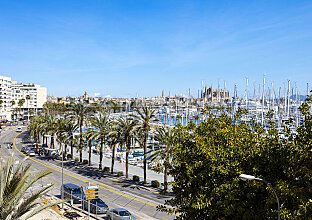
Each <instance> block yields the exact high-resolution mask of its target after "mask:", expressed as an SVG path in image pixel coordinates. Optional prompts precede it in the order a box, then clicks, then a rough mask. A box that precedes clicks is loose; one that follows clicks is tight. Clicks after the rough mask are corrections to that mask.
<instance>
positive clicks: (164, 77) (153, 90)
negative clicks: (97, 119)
mask: <svg viewBox="0 0 312 220" xmlns="http://www.w3.org/2000/svg"><path fill="white" fill-rule="evenodd" d="M311 9H312V4H311V3H310V2H309V1H300V2H291V3H288V4H287V5H286V4H283V2H282V1H274V2H269V1H265V2H264V1H261V2H260V1H254V2H248V3H246V2H243V1H236V2H235V3H234V2H226V1H218V3H208V2H205V1H194V2H192V3H190V2H187V1H179V2H177V1H172V2H167V1H132V2H128V1H92V2H91V1H88V2H87V1H66V2H62V1H53V2H44V3H43V2H40V1H28V2H27V3H26V2H25V3H23V2H18V1H10V2H4V3H2V7H1V9H0V12H1V13H0V29H1V30H2V34H1V36H0V40H1V41H0V48H1V52H0V56H1V59H0V66H1V69H0V74H1V75H5V76H10V77H12V78H14V79H16V80H18V81H23V82H25V83H28V82H30V83H31V82H36V83H38V84H39V85H42V86H44V87H47V88H48V94H49V95H55V96H80V95H82V94H83V93H84V91H87V92H88V93H89V94H90V95H93V96H94V95H95V94H98V95H100V96H103V97H105V96H108V95H109V96H112V97H117V96H121V97H136V96H145V97H149V96H160V95H161V92H162V90H163V89H164V90H165V94H166V95H168V93H169V91H170V93H171V94H187V93H188V89H191V93H192V95H193V96H197V94H198V90H200V89H201V82H202V81H203V82H204V84H207V85H208V86H210V85H211V84H212V85H213V87H214V88H217V86H218V80H219V81H220V88H223V81H224V80H226V84H227V89H228V90H229V91H230V94H231V95H232V94H233V90H234V89H233V88H234V84H236V85H237V88H238V94H239V95H240V96H242V95H243V94H244V91H245V88H246V86H245V85H246V77H248V79H249V83H250V84H249V88H250V91H251V90H253V83H254V82H255V81H256V87H258V84H262V79H263V75H264V74H265V75H266V77H267V83H268V85H270V83H271V82H272V81H273V82H274V86H275V88H276V89H278V87H282V88H283V84H284V83H285V84H286V85H287V80H291V82H292V83H293V82H296V83H297V87H298V88H299V91H300V93H301V94H303V95H304V94H305V93H306V84H307V83H309V84H311V82H312V74H311V70H312V67H311V65H310V60H311V59H312V57H311V52H310V51H311V49H312V43H311V41H310V39H311V37H312V31H311V30H312V29H311V26H312V22H311V21H312V14H311V12H310V11H311ZM311 87H312V86H310V88H311ZM251 93H252V92H251Z"/></svg>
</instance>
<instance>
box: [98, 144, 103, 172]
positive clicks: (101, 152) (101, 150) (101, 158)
mask: <svg viewBox="0 0 312 220" xmlns="http://www.w3.org/2000/svg"><path fill="white" fill-rule="evenodd" d="M102 160H103V139H101V147H100V164H99V169H100V170H101V169H102Z"/></svg>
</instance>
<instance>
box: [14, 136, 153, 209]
mask: <svg viewBox="0 0 312 220" xmlns="http://www.w3.org/2000/svg"><path fill="white" fill-rule="evenodd" d="M24 132H26V131H23V132H21V133H19V134H17V135H16V136H15V138H14V140H13V145H14V147H15V149H16V150H17V151H18V152H20V153H21V154H22V155H24V156H26V155H25V154H24V153H22V152H21V151H19V150H18V149H17V147H16V144H15V142H16V138H17V137H18V136H19V135H21V134H22V133H24ZM28 159H30V160H32V161H34V162H36V163H39V164H41V165H43V166H45V167H48V168H50V169H52V170H55V171H57V172H60V173H61V172H62V171H60V170H58V169H56V168H53V167H51V166H49V165H46V164H44V163H41V162H40V161H37V160H35V159H33V158H31V157H29V158H28ZM63 174H65V175H67V176H70V177H73V178H75V179H78V180H81V181H83V182H85V183H89V181H87V180H84V179H81V178H79V177H76V176H73V175H71V174H69V173H66V172H63ZM90 184H93V185H97V184H95V183H92V182H90ZM99 184H100V185H103V186H107V187H110V186H108V185H106V184H104V183H99ZM103 186H99V187H101V188H102V189H105V190H107V191H110V192H113V193H116V194H118V195H121V196H124V197H126V198H129V199H133V200H135V201H138V202H141V203H144V204H146V205H150V206H153V207H157V206H156V205H153V204H151V203H148V202H144V201H142V200H140V199H137V198H133V197H131V196H127V195H125V194H122V193H120V192H117V191H115V190H111V189H108V188H106V187H103Z"/></svg>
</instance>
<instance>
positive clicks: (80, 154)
mask: <svg viewBox="0 0 312 220" xmlns="http://www.w3.org/2000/svg"><path fill="white" fill-rule="evenodd" d="M79 158H80V159H79V161H80V163H81V162H82V149H79Z"/></svg>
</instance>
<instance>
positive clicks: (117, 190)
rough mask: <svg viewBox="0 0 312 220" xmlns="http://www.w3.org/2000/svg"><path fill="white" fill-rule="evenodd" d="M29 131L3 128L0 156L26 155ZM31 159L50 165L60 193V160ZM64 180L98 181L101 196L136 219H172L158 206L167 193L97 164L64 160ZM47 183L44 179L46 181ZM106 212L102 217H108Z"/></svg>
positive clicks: (39, 167)
mask: <svg viewBox="0 0 312 220" xmlns="http://www.w3.org/2000/svg"><path fill="white" fill-rule="evenodd" d="M28 136H29V135H28V132H27V131H23V132H22V133H17V132H16V130H15V129H14V128H9V129H7V130H5V131H2V133H1V136H0V144H1V146H2V147H1V149H0V156H1V157H3V158H6V157H7V156H9V155H11V154H13V155H14V158H15V159H16V160H22V159H24V158H25V157H26V155H24V154H23V153H22V152H20V149H21V148H22V147H23V146H27V145H29V143H28ZM12 142H13V143H14V148H13V149H7V148H6V145H7V143H12ZM27 162H32V166H31V171H33V172H38V171H41V170H44V169H51V170H52V171H53V173H52V174H50V175H49V176H47V178H46V179H45V180H44V181H45V183H48V182H51V183H53V184H54V189H53V190H52V192H51V193H52V194H53V195H54V196H58V197H60V194H61V193H60V187H61V184H62V173H61V161H58V160H47V159H46V158H45V157H39V156H36V157H31V158H29V157H27V160H26V163H27ZM63 181H64V183H74V184H76V185H78V186H83V187H86V186H88V185H89V184H92V185H99V197H100V198H101V199H102V200H103V201H104V202H105V203H106V204H107V205H108V206H109V207H110V208H126V209H127V210H129V211H130V212H131V213H132V214H133V215H134V216H135V217H136V218H137V219H164V220H170V219H173V218H174V216H173V215H168V214H167V213H164V212H160V211H157V209H156V206H157V205H162V204H164V202H165V200H166V199H169V197H168V196H162V195H159V194H158V193H157V192H155V191H153V190H149V189H145V188H144V187H140V186H137V185H133V184H132V181H129V180H128V181H127V180H124V179H120V178H117V177H113V176H109V175H106V174H104V173H103V172H100V171H97V170H96V169H94V168H90V167H86V166H82V165H79V164H76V163H75V162H73V161H70V162H64V172H63ZM43 184H44V183H42V185H43ZM105 218H106V217H105V215H104V216H103V219H105Z"/></svg>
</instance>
